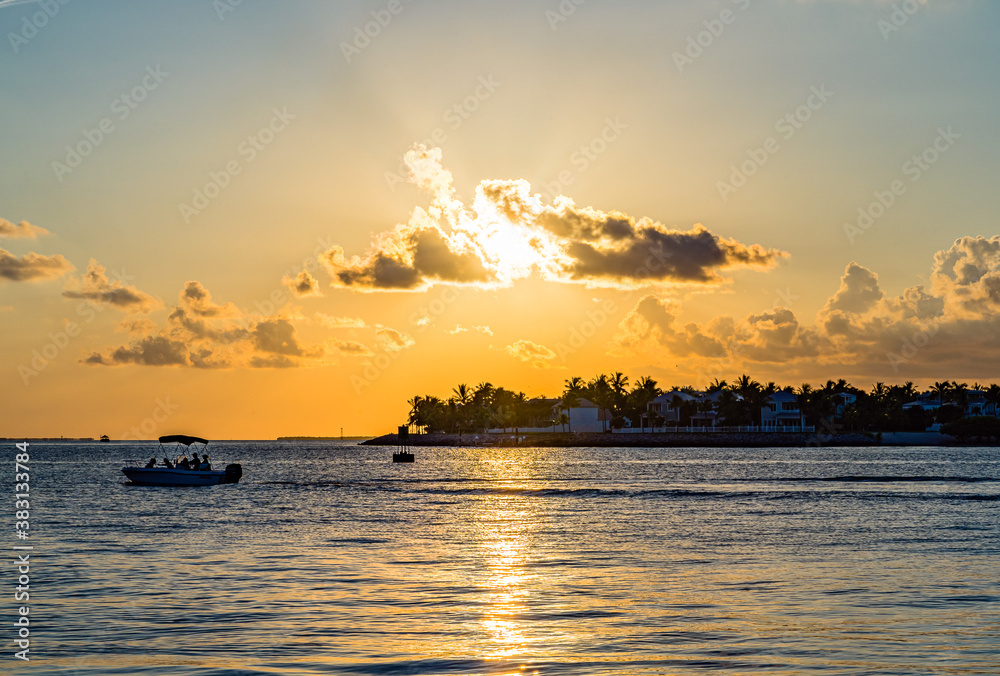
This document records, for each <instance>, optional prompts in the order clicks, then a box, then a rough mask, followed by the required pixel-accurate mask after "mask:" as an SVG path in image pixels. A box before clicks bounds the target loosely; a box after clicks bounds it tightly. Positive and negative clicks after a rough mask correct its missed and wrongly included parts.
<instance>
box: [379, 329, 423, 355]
mask: <svg viewBox="0 0 1000 676" xmlns="http://www.w3.org/2000/svg"><path fill="white" fill-rule="evenodd" d="M375 337H376V338H377V339H378V342H379V344H380V345H381V346H382V348H383V349H385V350H388V351H390V352H399V351H401V350H405V349H407V348H409V347H413V346H414V345H415V344H416V342H417V341H415V340H414V339H413V338H412V337H411V336H408V335H407V334H405V333H403V332H401V331H397V330H396V329H391V328H389V327H388V326H377V327H376V328H375Z"/></svg>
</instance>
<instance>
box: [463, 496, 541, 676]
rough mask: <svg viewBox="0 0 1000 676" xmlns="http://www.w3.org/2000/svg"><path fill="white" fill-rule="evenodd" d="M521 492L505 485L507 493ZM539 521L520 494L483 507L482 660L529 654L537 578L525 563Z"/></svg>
mask: <svg viewBox="0 0 1000 676" xmlns="http://www.w3.org/2000/svg"><path fill="white" fill-rule="evenodd" d="M520 487H521V486H519V485H518V484H517V483H515V482H504V488H520ZM537 516H538V515H537V514H535V512H534V511H533V510H532V509H531V508H530V501H529V500H525V499H524V497H523V496H519V495H492V496H490V497H489V498H487V499H484V500H482V501H481V502H479V503H478V506H477V509H476V513H475V515H474V518H475V520H476V521H475V527H474V532H475V533H476V536H477V537H478V542H477V545H478V548H479V552H480V556H481V561H482V565H483V575H484V577H483V580H482V584H483V586H484V587H486V588H488V591H487V592H486V593H485V596H484V598H483V602H484V612H483V618H482V621H481V624H482V628H483V630H484V634H485V637H487V638H488V640H487V643H486V645H485V646H484V651H485V654H484V655H483V656H484V657H486V658H488V659H509V658H512V657H515V656H517V655H522V654H525V653H526V652H527V650H528V649H529V647H530V644H531V642H532V639H531V638H529V636H528V635H527V632H526V629H527V625H526V622H525V620H524V615H525V614H526V613H527V612H528V610H529V588H530V586H531V578H532V577H533V575H534V574H533V573H531V572H530V571H529V570H528V567H527V565H526V564H527V563H528V555H529V548H530V544H531V540H532V535H533V532H534V530H535V528H536V527H537V525H536V524H537ZM521 673H523V672H521Z"/></svg>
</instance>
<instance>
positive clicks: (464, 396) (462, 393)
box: [451, 383, 472, 406]
mask: <svg viewBox="0 0 1000 676" xmlns="http://www.w3.org/2000/svg"><path fill="white" fill-rule="evenodd" d="M451 391H452V392H453V393H454V394H455V400H456V401H458V403H459V404H461V405H462V406H465V405H466V404H468V403H469V402H471V401H472V390H470V389H469V386H468V385H466V384H465V383H462V384H460V385H459V386H458V387H454V388H452V390H451Z"/></svg>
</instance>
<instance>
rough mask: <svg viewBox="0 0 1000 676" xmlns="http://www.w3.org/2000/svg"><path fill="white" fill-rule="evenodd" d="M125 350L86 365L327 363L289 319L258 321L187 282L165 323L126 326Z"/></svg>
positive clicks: (96, 357) (283, 365) (98, 356)
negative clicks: (301, 339)
mask: <svg viewBox="0 0 1000 676" xmlns="http://www.w3.org/2000/svg"><path fill="white" fill-rule="evenodd" d="M121 328H122V329H124V330H126V331H129V332H130V333H132V334H133V336H134V338H133V340H132V341H131V342H130V343H129V344H128V345H123V346H120V347H112V348H109V349H108V350H106V351H104V352H99V353H94V354H92V355H90V356H89V357H87V358H85V359H84V360H83V361H84V363H87V364H93V365H100V366H113V365H120V364H140V365H144V366H188V367H192V368H201V369H225V368H239V367H250V368H290V367H295V366H305V365H309V364H319V363H326V362H325V359H324V358H325V351H324V349H323V348H322V347H321V346H309V345H305V344H303V343H302V342H301V341H300V340H299V338H298V335H297V332H296V329H295V326H294V324H293V323H292V321H291V319H289V318H287V317H283V316H277V317H265V318H258V317H257V316H253V317H250V316H248V315H246V314H245V313H243V312H241V311H240V310H239V309H238V308H237V307H236V306H235V305H232V304H231V303H226V304H224V305H219V304H217V303H215V302H214V301H212V297H211V294H209V292H208V291H207V290H206V289H205V288H204V287H203V286H202V285H201V284H200V283H199V282H188V283H187V284H186V285H185V287H184V290H183V291H181V293H180V296H179V301H178V304H177V305H176V306H175V307H174V308H172V309H171V311H170V313H169V314H168V317H167V322H166V324H165V325H164V326H162V327H159V328H158V327H157V326H156V325H155V324H153V323H152V322H150V321H148V320H142V321H135V320H131V321H126V322H124V323H123V325H122V327H121Z"/></svg>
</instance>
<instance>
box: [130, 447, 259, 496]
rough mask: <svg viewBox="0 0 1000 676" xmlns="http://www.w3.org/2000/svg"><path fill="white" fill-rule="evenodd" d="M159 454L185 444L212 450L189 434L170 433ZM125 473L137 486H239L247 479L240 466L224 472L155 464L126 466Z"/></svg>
mask: <svg viewBox="0 0 1000 676" xmlns="http://www.w3.org/2000/svg"><path fill="white" fill-rule="evenodd" d="M159 441H160V446H159V447H158V449H157V455H159V452H160V450H161V449H162V448H163V445H164V444H181V445H183V446H185V447H190V446H191V445H192V444H201V445H202V447H203V448H204V449H206V450H207V448H208V440H207V439H202V438H201V437H192V436H188V435H186V434H170V435H167V436H163V437H160V440H159ZM122 472H123V473H124V474H125V476H127V477H128V478H129V480H130V481H131V482H132V483H133V484H138V485H140V486H216V485H218V484H235V483H239V480H240V479H241V478H242V477H243V466H242V465H239V464H232V465H226V469H224V470H216V469H185V468H183V467H177V466H174V465H169V466H168V465H155V466H153V467H149V466H145V467H143V466H142V465H140V464H139V463H138V462H133V463H132V464H131V465H126V466H125V467H122Z"/></svg>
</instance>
